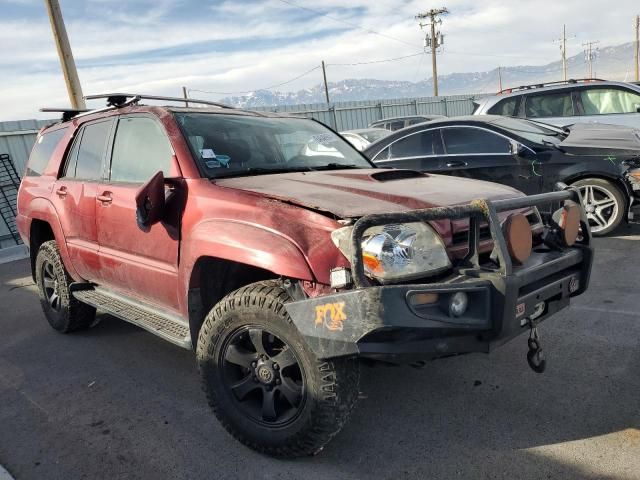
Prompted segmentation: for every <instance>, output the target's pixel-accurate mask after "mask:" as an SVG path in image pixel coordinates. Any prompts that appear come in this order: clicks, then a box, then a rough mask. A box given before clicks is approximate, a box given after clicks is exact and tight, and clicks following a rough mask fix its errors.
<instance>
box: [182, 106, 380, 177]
mask: <svg viewBox="0 0 640 480" xmlns="http://www.w3.org/2000/svg"><path fill="white" fill-rule="evenodd" d="M175 116H176V119H177V121H178V123H179V124H180V125H181V127H182V129H183V132H184V134H185V137H186V138H187V140H188V142H189V145H190V147H191V150H192V152H193V154H194V156H195V158H196V161H197V162H198V163H199V165H200V168H201V171H202V172H203V173H204V174H205V176H207V177H209V178H221V177H229V176H240V175H255V174H268V173H279V172H290V171H309V170H323V169H335V170H338V169H341V168H372V167H373V165H372V164H370V163H369V162H368V161H367V160H366V159H365V158H364V157H363V156H362V155H361V154H360V153H358V151H357V150H355V149H354V148H353V146H351V144H350V143H348V142H346V141H345V140H343V139H342V138H341V137H340V136H339V135H336V134H335V133H333V132H332V131H331V130H329V129H328V128H326V127H325V126H323V125H322V124H320V123H318V122H314V121H313V120H308V119H304V118H273V117H254V116H248V115H225V114H218V113H176V114H175Z"/></svg>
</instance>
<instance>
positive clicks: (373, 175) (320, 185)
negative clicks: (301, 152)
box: [214, 169, 523, 218]
mask: <svg viewBox="0 0 640 480" xmlns="http://www.w3.org/2000/svg"><path fill="white" fill-rule="evenodd" d="M214 181H215V183H216V185H219V186H222V187H228V188H235V189H239V190H245V191H250V192H255V193H259V194H262V195H266V196H268V197H271V198H276V199H279V200H283V201H286V202H290V203H294V204H297V205H301V206H304V207H307V208H312V209H314V210H321V211H325V212H330V213H332V214H334V215H336V216H338V217H340V218H350V217H361V216H363V215H369V214H373V213H394V212H404V211H407V210H416V209H421V208H431V207H440V206H451V205H459V204H464V203H469V202H470V201H472V200H475V199H491V200H497V199H501V198H513V197H520V196H523V194H522V193H521V192H519V191H518V190H515V189H513V188H511V187H507V186H505V185H499V184H497V183H490V182H484V181H481V180H471V179H466V178H460V177H451V176H448V175H431V174H429V175H427V174H423V173H421V172H416V171H413V170H391V169H358V170H334V171H328V172H295V173H280V174H273V175H259V176H251V177H235V178H224V179H218V180H214Z"/></svg>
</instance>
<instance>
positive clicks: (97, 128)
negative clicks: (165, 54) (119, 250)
mask: <svg viewBox="0 0 640 480" xmlns="http://www.w3.org/2000/svg"><path fill="white" fill-rule="evenodd" d="M112 127H113V120H112V119H106V120H101V121H96V122H91V123H88V124H85V125H84V126H83V127H81V128H80V130H79V131H78V133H77V134H76V138H75V140H74V142H73V145H72V147H71V150H70V151H69V153H68V154H67V158H66V161H65V165H64V167H63V171H62V173H61V176H60V178H59V179H58V180H57V181H56V183H55V185H54V189H53V195H52V202H53V204H54V206H55V209H56V211H57V212H58V218H59V219H60V223H61V225H62V231H63V232H64V236H65V240H66V243H67V249H68V251H69V256H70V259H71V262H72V263H73V266H74V267H75V269H76V271H77V272H78V273H79V274H80V275H81V276H82V277H83V278H84V279H86V280H97V279H98V278H99V276H100V265H99V261H98V238H97V232H96V194H97V189H98V185H99V183H100V181H101V179H102V174H103V167H104V161H105V156H106V150H107V145H108V141H109V138H110V135H111V133H112Z"/></svg>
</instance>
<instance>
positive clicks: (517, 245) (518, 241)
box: [503, 213, 533, 264]
mask: <svg viewBox="0 0 640 480" xmlns="http://www.w3.org/2000/svg"><path fill="white" fill-rule="evenodd" d="M503 231H504V238H505V240H506V242H507V250H508V251H509V255H510V256H511V259H512V260H514V261H516V262H517V263H519V264H522V263H524V262H526V261H527V259H528V258H529V256H530V255H531V249H532V248H533V235H532V233H531V225H530V224H529V220H527V217H525V216H524V215H522V214H521V213H518V214H515V215H511V216H510V217H509V218H507V220H506V221H505V222H504V226H503Z"/></svg>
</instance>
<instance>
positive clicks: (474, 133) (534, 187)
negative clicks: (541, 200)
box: [440, 126, 542, 195]
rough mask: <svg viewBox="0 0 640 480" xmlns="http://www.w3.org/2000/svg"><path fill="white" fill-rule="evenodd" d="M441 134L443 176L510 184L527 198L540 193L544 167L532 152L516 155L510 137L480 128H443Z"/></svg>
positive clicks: (441, 168) (441, 169) (441, 167)
mask: <svg viewBox="0 0 640 480" xmlns="http://www.w3.org/2000/svg"><path fill="white" fill-rule="evenodd" d="M441 132H442V140H443V143H444V150H445V153H444V155H442V156H441V157H440V171H441V172H442V173H447V174H450V175H456V176H459V177H467V178H474V179H476V180H485V181H488V182H496V183H501V184H503V185H509V186H510V187H513V188H516V189H518V190H520V191H522V192H524V193H526V194H527V195H531V194H535V193H540V190H541V186H542V181H541V179H542V165H541V164H539V163H538V162H536V160H535V154H533V152H531V156H530V157H531V158H527V157H523V156H517V155H513V154H512V153H511V141H510V139H509V138H507V137H505V136H503V135H499V134H498V133H495V132H493V131H490V130H487V129H485V128H481V127H472V126H460V127H443V128H442V129H441Z"/></svg>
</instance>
